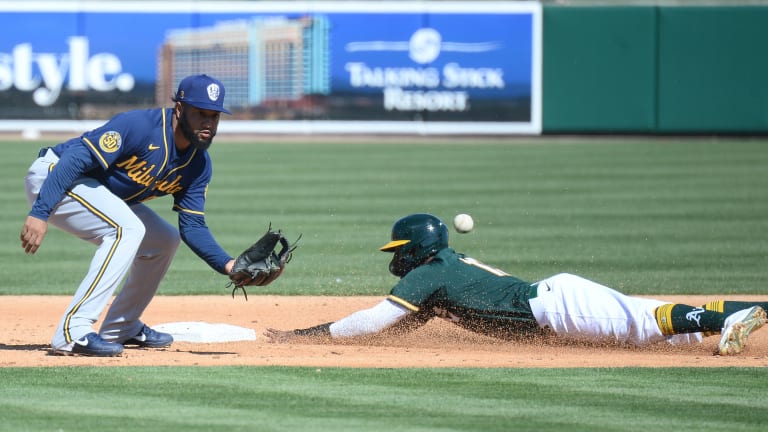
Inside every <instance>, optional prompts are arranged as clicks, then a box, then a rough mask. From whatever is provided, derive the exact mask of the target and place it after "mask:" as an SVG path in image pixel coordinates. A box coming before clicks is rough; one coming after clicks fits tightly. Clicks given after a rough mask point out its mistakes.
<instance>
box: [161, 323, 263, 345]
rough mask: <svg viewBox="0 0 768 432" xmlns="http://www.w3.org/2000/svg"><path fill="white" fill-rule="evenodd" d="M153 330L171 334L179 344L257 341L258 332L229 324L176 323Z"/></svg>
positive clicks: (162, 325)
mask: <svg viewBox="0 0 768 432" xmlns="http://www.w3.org/2000/svg"><path fill="white" fill-rule="evenodd" d="M152 328H153V329H155V330H157V331H161V332H163V333H170V334H171V335H172V336H173V340H174V341H178V342H200V343H215V342H235V341H253V340H256V331H255V330H253V329H249V328H245V327H238V326H233V325H229V324H211V323H205V322H199V321H195V322H191V321H189V322H175V323H166V324H159V325H153V326H152Z"/></svg>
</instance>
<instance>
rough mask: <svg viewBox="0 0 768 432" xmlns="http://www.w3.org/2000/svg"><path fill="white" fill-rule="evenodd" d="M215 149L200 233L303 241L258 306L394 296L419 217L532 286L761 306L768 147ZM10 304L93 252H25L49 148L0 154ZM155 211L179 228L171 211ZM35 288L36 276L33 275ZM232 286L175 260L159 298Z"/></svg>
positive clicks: (766, 264) (234, 244) (552, 143)
mask: <svg viewBox="0 0 768 432" xmlns="http://www.w3.org/2000/svg"><path fill="white" fill-rule="evenodd" d="M387 141H388V142H384V143H341V144H327V143H317V142H313V143H272V142H259V141H257V140H254V142H253V143H227V142H220V143H217V144H216V145H215V146H214V147H213V149H212V157H213V159H214V163H215V168H214V171H215V172H214V180H213V183H212V184H211V186H210V190H209V194H208V196H209V198H208V208H207V220H208V223H209V225H210V227H211V229H212V231H213V232H214V234H215V235H216V237H217V239H218V240H219V242H220V243H221V244H222V246H224V248H225V249H227V250H228V251H230V253H231V254H233V255H234V254H236V253H237V252H238V251H240V250H242V249H244V248H245V247H247V246H248V245H249V243H250V242H251V241H252V240H253V239H255V238H257V237H258V236H259V235H260V234H261V233H262V232H263V231H264V230H265V229H266V227H267V225H268V224H269V222H272V224H273V226H275V227H278V228H281V229H283V230H284V231H285V232H286V233H287V234H288V236H289V237H292V238H296V237H298V235H299V234H303V237H302V239H301V242H300V247H299V249H298V250H297V251H296V254H295V259H294V261H293V262H292V263H291V265H290V268H289V270H288V271H287V272H286V274H285V275H284V277H283V278H281V280H280V281H279V282H278V283H275V284H272V285H271V286H270V287H267V289H266V290H264V291H263V292H265V293H281V294H291V295H292V294H297V295H298V294H322V295H355V294H367V295H368V294H369V295H380V294H385V293H387V292H388V290H389V289H390V288H391V286H392V285H393V284H394V282H395V279H394V277H393V276H391V275H389V273H388V271H387V264H388V258H389V255H387V254H383V253H381V252H378V247H379V246H381V245H382V244H384V243H385V242H386V241H387V240H388V237H389V230H390V228H391V226H392V223H393V222H394V221H395V220H396V219H397V218H399V217H401V216H404V215H406V214H409V213H414V212H422V211H424V212H432V213H434V214H436V215H438V216H440V217H441V218H443V219H444V220H446V222H450V220H451V218H452V217H453V215H454V214H456V213H459V212H467V213H470V214H472V215H473V216H474V217H475V220H476V229H475V231H474V232H473V233H471V234H468V235H459V234H452V239H451V242H452V244H453V245H454V246H455V247H456V248H457V249H459V250H461V251H464V252H467V253H469V254H471V255H473V256H475V257H476V258H478V259H481V260H484V261H486V262H488V263H489V264H493V265H496V266H499V267H501V268H503V269H506V270H507V271H509V272H511V273H513V274H515V275H516V276H519V277H521V278H523V279H526V280H531V281H534V280H538V279H541V278H544V277H547V276H550V275H552V274H555V273H559V272H571V273H576V274H580V275H582V276H585V277H587V278H590V279H593V280H596V281H598V282H601V283H604V284H607V285H610V286H613V287H615V288H618V289H620V290H622V291H624V292H626V293H629V294H731V293H745V294H749V293H765V292H766V291H765V289H766V288H765V285H764V280H765V269H766V268H768V243H767V242H765V241H764V238H763V235H762V234H763V233H765V232H766V231H767V228H768V218H766V217H765V215H766V214H768V199H766V198H768V176H766V175H765V167H766V166H768V140H738V139H698V140H694V139H648V140H643V139H636V138H635V139H629V140H622V139H620V138H615V139H608V138H605V139H595V140H587V139H579V140H569V139H535V140H526V139H521V138H515V139H509V140H497V141H494V142H488V141H486V142H476V143H468V144H466V145H458V144H457V143H455V142H454V143H450V144H447V143H440V142H434V141H430V142H413V141H408V139H405V138H404V139H403V140H402V142H392V140H387ZM0 145H2V150H3V155H4V157H3V159H2V161H0V167H2V170H0V186H2V187H0V190H2V192H0V193H2V194H3V195H4V196H3V202H4V203H5V206H4V208H3V209H2V210H0V222H2V223H1V224H0V233H2V238H6V239H7V241H6V242H3V243H2V245H0V259H2V260H3V262H4V263H5V264H6V266H7V268H8V269H11V268H13V269H17V271H13V272H7V273H8V274H6V275H4V276H5V278H6V283H4V284H3V286H2V287H0V294H17V293H26V294H37V293H39V294H70V293H71V292H72V291H73V290H74V287H75V285H76V283H77V282H78V281H79V279H80V278H81V276H82V275H83V274H84V272H85V269H86V266H87V264H88V262H89V260H90V258H91V255H92V253H93V248H92V247H91V246H90V245H88V244H86V243H84V242H82V241H79V240H76V239H74V238H71V237H70V236H68V235H66V234H63V233H61V232H60V231H58V230H57V229H51V230H50V231H49V235H48V237H47V239H46V241H45V243H44V244H43V246H42V248H41V250H40V251H39V252H38V254H37V255H36V256H34V257H29V256H25V255H24V254H23V253H21V252H22V251H21V248H20V247H19V243H18V240H17V238H18V231H19V229H20V227H21V224H22V221H23V219H24V216H25V214H26V212H27V204H26V200H25V196H24V192H23V176H24V172H25V170H26V168H27V166H28V165H29V163H30V162H31V160H32V159H33V158H34V156H35V154H36V153H37V148H38V147H39V146H40V143H33V142H21V143H14V142H9V143H2V144H0ZM150 205H151V206H152V207H153V208H155V209H156V210H158V211H159V212H160V213H162V214H163V215H165V216H167V217H168V218H171V220H175V215H174V214H173V213H172V212H171V211H170V206H171V200H170V198H161V199H157V200H154V201H152V202H150ZM31 274H35V277H30V275H31ZM224 284H225V280H224V279H223V278H222V277H221V276H220V275H218V274H217V273H215V272H213V271H212V270H211V269H209V268H208V267H207V266H206V265H205V264H203V263H202V261H200V260H199V259H198V258H197V257H196V256H194V255H193V254H192V253H191V252H190V251H189V249H187V248H186V247H185V246H182V248H181V249H180V252H179V255H178V257H177V259H176V261H175V262H174V264H173V266H172V267H171V270H170V272H169V274H168V276H167V278H166V280H165V282H164V283H163V285H161V287H160V294H165V295H177V294H190V293H191V294H218V293H221V294H226V293H227V291H226V290H225V289H224Z"/></svg>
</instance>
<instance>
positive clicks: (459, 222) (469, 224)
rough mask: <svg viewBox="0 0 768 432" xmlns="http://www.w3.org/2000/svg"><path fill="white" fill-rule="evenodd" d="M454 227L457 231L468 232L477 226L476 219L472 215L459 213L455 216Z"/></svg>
mask: <svg viewBox="0 0 768 432" xmlns="http://www.w3.org/2000/svg"><path fill="white" fill-rule="evenodd" d="M453 227H454V228H455V229H456V231H458V232H460V233H462V234H466V233H468V232H470V231H472V229H473V228H474V227H475V221H473V220H472V216H470V215H468V214H464V213H461V214H457V215H456V217H454V218H453Z"/></svg>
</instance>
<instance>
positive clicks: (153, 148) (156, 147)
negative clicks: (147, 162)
mask: <svg viewBox="0 0 768 432" xmlns="http://www.w3.org/2000/svg"><path fill="white" fill-rule="evenodd" d="M159 148H160V146H156V145H154V144H150V145H149V150H150V151H152V150H157V149H159Z"/></svg>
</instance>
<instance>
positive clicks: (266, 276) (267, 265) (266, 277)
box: [227, 224, 301, 300]
mask: <svg viewBox="0 0 768 432" xmlns="http://www.w3.org/2000/svg"><path fill="white" fill-rule="evenodd" d="M300 238H301V236H299V239H300ZM299 239H296V241H295V242H293V244H291V243H289V242H288V239H286V238H285V236H284V235H283V233H282V232H281V231H280V230H278V231H273V230H272V224H270V225H269V228H267V232H266V233H265V234H264V235H263V236H261V238H260V239H259V240H258V241H256V243H254V244H253V245H251V247H249V248H248V249H246V250H245V251H243V253H241V254H240V255H238V257H237V258H235V265H233V266H232V271H230V273H229V284H227V286H228V287H229V286H233V285H234V288H233V289H232V297H234V296H235V291H237V290H238V289H240V290H242V291H243V295H245V299H246V300H248V293H247V292H246V291H245V287H246V286H266V285H269V284H270V283H272V282H273V281H274V280H275V279H277V278H278V277H279V276H280V275H281V274H282V273H283V270H284V269H285V265H286V264H288V262H289V261H290V260H291V258H292V257H293V251H294V250H295V249H296V243H298V241H299ZM278 243H279V244H280V246H281V248H280V250H279V251H277V245H278Z"/></svg>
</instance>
